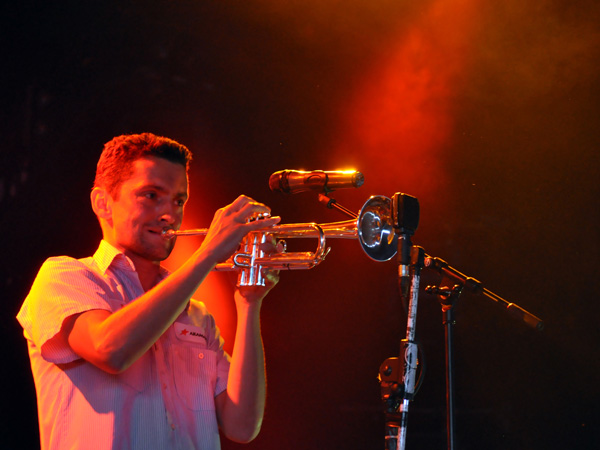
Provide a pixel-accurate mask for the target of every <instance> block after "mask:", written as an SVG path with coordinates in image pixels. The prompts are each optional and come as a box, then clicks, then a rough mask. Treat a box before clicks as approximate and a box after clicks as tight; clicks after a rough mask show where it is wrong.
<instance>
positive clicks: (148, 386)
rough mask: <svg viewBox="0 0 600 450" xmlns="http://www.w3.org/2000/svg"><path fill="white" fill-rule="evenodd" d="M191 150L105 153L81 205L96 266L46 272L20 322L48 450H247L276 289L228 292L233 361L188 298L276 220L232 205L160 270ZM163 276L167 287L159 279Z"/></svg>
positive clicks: (89, 262) (163, 147)
mask: <svg viewBox="0 0 600 450" xmlns="http://www.w3.org/2000/svg"><path fill="white" fill-rule="evenodd" d="M190 159H191V154H190V152H189V150H188V149H187V148H185V147H184V146H183V145H181V144H178V143H177V142H175V141H172V140H170V139H167V138H163V137H158V136H155V135H152V134H149V133H145V134H140V135H128V136H119V137H116V138H114V139H113V140H112V141H110V142H109V143H107V144H106V145H105V147H104V150H103V152H102V155H101V157H100V160H99V162H98V167H97V172H96V180H95V183H94V188H93V190H92V193H91V203H92V208H93V210H94V212H95V214H96V216H97V217H98V220H99V222H100V226H101V228H102V234H103V240H102V242H101V243H100V246H99V248H98V250H97V251H96V253H95V254H94V256H92V257H89V258H84V259H79V260H76V259H73V258H69V257H64V256H62V257H57V258H50V259H48V260H47V261H46V262H45V263H44V265H43V266H42V268H41V269H40V272H39V274H38V276H37V278H36V280H35V282H34V284H33V286H32V288H31V292H30V293H29V295H28V296H27V298H26V300H25V302H24V304H23V306H22V308H21V310H20V312H19V314H18V316H17V318H18V320H19V322H20V323H21V325H22V326H23V329H24V335H25V337H26V338H27V343H28V348H29V354H30V359H31V367H32V371H33V376H34V380H35V385H36V393H37V399H38V416H39V425H40V437H41V447H42V449H43V450H46V449H60V450H66V449H145V450H146V449H211V450H212V449H218V448H219V447H220V442H219V431H218V430H219V428H220V429H221V431H222V433H223V434H224V435H225V436H227V437H228V438H230V439H232V440H235V441H239V442H248V441H250V440H252V439H253V438H254V437H255V436H256V435H257V433H258V431H259V429H260V425H261V422H262V417H263V412H264V403H265V372H264V359H263V358H264V356H263V348H262V339H261V335H260V325H259V313H260V308H261V304H262V300H263V298H264V297H265V295H266V294H267V293H268V291H269V290H270V289H271V288H272V287H273V286H274V285H275V284H276V283H277V281H278V275H277V273H272V272H269V273H267V274H266V280H267V282H266V286H265V287H243V288H238V289H237V290H236V291H235V295H234V297H235V304H236V309H237V315H238V323H237V329H236V337H235V345H234V349H233V353H232V356H231V357H229V355H227V354H226V353H225V352H224V350H223V342H222V339H221V338H220V335H219V332H218V328H217V327H216V326H215V323H214V319H213V317H212V316H211V315H210V314H209V313H208V312H207V310H206V308H205V306H204V305H203V304H202V303H200V302H198V301H195V300H192V299H191V296H192V295H193V293H194V292H195V291H196V289H197V288H198V286H199V285H200V284H201V283H202V281H203V280H204V278H205V277H206V275H207V274H208V273H209V272H210V271H211V270H212V269H213V268H214V267H215V265H216V264H217V263H219V262H223V261H225V260H226V259H227V258H229V257H230V256H231V255H232V254H233V253H234V252H235V250H236V249H237V248H238V245H239V243H240V241H241V240H242V238H243V237H244V236H245V235H246V234H247V233H248V232H249V231H252V230H255V229H258V228H263V227H268V226H271V225H274V224H276V223H278V222H279V218H276V217H274V218H267V219H264V220H260V221H251V222H249V219H251V218H253V217H255V216H256V215H258V214H268V213H269V212H270V211H269V208H267V207H266V206H265V205H263V204H260V203H257V202H255V201H253V200H252V199H250V198H248V197H245V196H241V197H239V198H238V199H236V200H235V201H234V202H233V203H232V204H230V205H229V206H227V207H225V208H222V209H220V210H218V211H217V212H216V213H215V216H214V219H213V221H212V223H211V225H210V228H209V231H208V234H207V236H206V238H205V239H204V241H203V243H202V245H201V246H200V248H199V249H198V250H197V251H196V252H195V253H194V254H193V255H192V256H191V257H190V258H189V260H188V261H186V262H185V263H184V264H183V265H182V266H181V267H180V268H179V269H177V270H176V271H174V272H173V273H172V274H167V272H166V271H165V270H164V269H163V268H161V265H160V262H161V261H163V260H164V259H165V258H167V257H168V256H169V254H170V252H171V250H172V249H173V246H174V242H175V239H172V240H170V239H166V238H164V237H163V235H162V232H163V230H169V229H178V228H179V227H180V225H181V222H182V219H183V206H184V204H185V203H186V201H187V198H188V179H187V168H188V164H189V161H190ZM167 275H168V276H167Z"/></svg>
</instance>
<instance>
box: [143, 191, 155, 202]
mask: <svg viewBox="0 0 600 450" xmlns="http://www.w3.org/2000/svg"><path fill="white" fill-rule="evenodd" d="M144 197H146V198H147V199H149V200H155V199H156V192H146V193H145V194H144Z"/></svg>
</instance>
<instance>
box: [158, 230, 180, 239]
mask: <svg viewBox="0 0 600 450" xmlns="http://www.w3.org/2000/svg"><path fill="white" fill-rule="evenodd" d="M162 235H163V237H164V238H167V239H171V238H173V237H175V236H176V235H177V232H176V231H175V230H172V229H170V228H169V229H164V230H162Z"/></svg>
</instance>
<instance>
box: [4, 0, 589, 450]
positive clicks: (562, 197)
mask: <svg viewBox="0 0 600 450" xmlns="http://www.w3.org/2000/svg"><path fill="white" fill-rule="evenodd" d="M0 17H1V21H2V27H1V30H2V31H1V33H2V46H1V51H2V70H1V75H0V77H1V78H0V79H1V81H2V83H1V88H0V92H1V98H0V102H1V105H2V108H1V114H2V116H1V121H0V127H1V136H2V139H0V151H1V155H0V214H1V217H0V220H1V225H0V226H1V228H0V230H1V238H0V242H1V249H2V253H3V258H2V262H1V266H0V269H1V270H0V274H1V275H0V292H1V297H2V302H3V308H2V318H1V322H2V340H1V342H2V344H1V345H2V356H3V359H4V362H3V363H2V365H1V367H2V368H1V372H0V375H1V377H2V381H3V389H2V394H0V395H1V396H2V402H1V411H2V413H1V414H2V418H1V420H0V440H1V442H0V447H1V448H7V449H13V448H14V449H17V448H19V449H23V448H27V449H29V448H32V449H33V448H36V446H37V445H38V444H37V439H38V436H37V419H36V407H35V393H34V387H33V381H32V378H31V374H30V370H29V362H28V358H27V354H26V353H27V352H26V345H25V341H24V339H23V338H22V336H21V328H20V326H19V325H18V323H17V322H16V320H15V319H14V317H15V315H16V313H17V312H18V310H19V308H20V305H21V302H22V301H23V299H24V297H25V296H26V294H27V292H28V289H29V286H30V285H31V282H32V281H33V278H34V277H35V274H36V272H37V270H38V268H39V266H40V265H41V263H42V262H43V260H44V259H46V258H47V257H49V256H53V255H58V254H68V255H72V256H76V257H83V256H87V255H89V254H91V253H92V252H93V251H94V250H95V248H96V246H97V243H98V240H99V238H100V232H99V229H98V226H97V224H96V221H95V217H94V216H93V214H92V212H91V208H90V207H89V197H88V192H89V189H90V187H91V183H92V180H93V174H94V170H95V163H96V161H97V158H98V156H99V153H100V151H101V148H102V145H103V143H104V142H106V141H108V140H109V139H110V138H112V137H113V136H115V135H118V134H123V133H133V132H143V131H151V132H154V133H156V134H161V135H167V136H169V137H171V138H174V139H176V140H178V141H180V142H182V143H183V144H185V145H187V146H188V147H190V148H191V149H192V150H193V151H194V152H195V161H194V164H193V169H192V173H191V176H190V178H191V201H190V204H189V206H188V210H187V211H188V217H187V219H186V222H187V225H188V226H207V225H208V223H209V221H210V218H211V216H212V212H213V211H214V210H215V209H217V208H218V207H220V206H222V205H225V204H227V203H229V202H231V201H232V200H233V199H234V198H235V197H236V196H237V195H238V194H240V193H245V194H247V195H251V196H253V197H255V198H257V199H259V200H260V201H263V202H265V203H267V204H269V205H270V206H271V207H272V208H273V211H274V213H275V214H277V215H281V216H282V217H283V222H284V223H298V222H312V221H316V222H319V223H324V222H333V221H337V220H343V219H344V217H343V216H341V215H340V214H339V213H337V212H335V211H330V210H327V209H326V208H324V207H323V206H322V205H320V204H318V202H317V201H316V200H315V198H314V196H313V195H312V194H301V195H297V196H283V195H280V194H277V193H272V192H270V191H269V189H268V185H267V180H268V178H269V175H270V174H271V173H273V172H274V171H276V170H282V169H327V170H334V169H341V168H349V167H353V168H356V169H358V170H360V171H361V172H363V173H364V175H365V179H366V182H365V184H364V186H363V187H362V188H360V189H358V190H351V191H349V190H346V191H339V192H336V193H335V195H334V197H335V198H336V199H338V201H339V202H340V203H341V204H343V205H344V206H347V207H348V208H350V209H352V210H358V209H360V208H361V206H362V205H363V203H364V202H365V201H366V199H367V198H368V197H369V196H370V195H375V194H378V195H386V196H391V195H392V194H393V193H394V192H405V193H408V194H411V195H414V196H416V197H418V198H419V201H420V204H421V222H420V225H419V229H418V230H417V232H416V234H415V237H414V242H415V243H416V244H418V245H421V246H423V247H424V248H425V250H426V251H427V253H429V254H431V255H434V256H438V257H441V258H443V259H445V260H446V261H448V262H449V263H450V264H451V265H453V266H454V267H456V268H457V269H459V270H461V271H462V272H464V273H466V274H468V275H470V276H473V277H475V278H477V279H479V280H481V281H482V282H483V283H484V285H485V286H486V287H487V288H489V289H491V290H492V291H494V292H496V293H497V294H499V295H501V296H503V297H504V298H506V299H508V300H509V301H512V302H515V303H517V304H519V305H520V306H522V307H524V308H525V309H527V310H529V311H531V312H533V313H535V314H536V315H538V316H540V317H541V318H543V319H544V321H545V324H546V328H545V330H544V331H542V332H537V331H535V330H532V329H530V328H528V327H526V326H525V325H523V324H521V323H519V322H516V321H514V320H513V319H512V318H511V317H508V316H507V315H506V314H505V313H504V312H503V311H502V310H500V309H499V308H498V307H497V306H496V305H495V304H494V303H493V302H491V301H489V300H487V299H486V298H485V297H482V296H474V295H471V294H463V295H462V296H461V299H460V301H459V304H458V306H457V307H456V316H457V325H456V343H455V351H456V355H455V361H456V368H455V377H456V422H457V426H456V434H457V448H461V449H483V448H485V449H565V448H573V449H588V448H589V449H591V448H598V444H599V443H600V439H599V437H598V433H599V432H600V426H599V423H598V413H597V404H598V402H599V401H600V388H599V384H598V376H599V375H600V373H599V372H600V371H599V370H598V369H599V365H600V364H599V362H598V361H599V358H598V356H599V355H598V351H597V347H598V343H599V342H600V341H599V338H600V333H599V331H598V329H599V327H598V325H597V322H598V313H599V308H598V300H599V289H598V281H597V273H598V269H597V261H598V256H599V252H598V250H599V248H598V245H599V239H598V238H599V232H598V225H599V220H598V219H599V217H598V216H599V210H600V209H599V208H598V200H597V199H598V195H599V194H600V189H599V183H598V175H599V164H598V162H599V159H600V158H599V156H598V149H599V144H600V127H599V125H600V121H599V119H598V117H599V115H600V91H599V89H600V82H599V81H598V80H599V79H600V59H599V56H600V28H599V27H598V23H600V4H599V3H598V2H595V1H585V0H577V1H567V0H555V1H551V0H539V1H534V0H507V1H503V2H496V1H491V0H479V1H478V0H463V1H459V0H455V1H450V0H427V1H422V2H412V1H406V0H395V1H392V0H378V1H370V0H369V1H367V0H350V1H345V2H340V1H313V0H306V1H303V2H295V1H293V2H281V1H275V0H258V1H253V2H232V1H211V0H206V1H193V2H192V1H183V0H179V1H175V0H173V1H152V2H139V1H138V2H136V1H120V2H112V1H104V2H83V3H82V2H69V1H65V2H60V3H54V2H46V1H44V2H41V1H40V2H26V1H20V2H8V3H6V2H5V3H3V6H1V7H0ZM186 242H187V243H184V241H183V240H182V241H180V243H179V249H178V252H179V253H177V254H176V255H174V261H171V262H169V264H170V266H171V267H176V266H177V264H178V263H180V262H181V260H182V258H185V256H186V254H189V252H190V251H192V246H193V245H195V244H193V242H195V241H193V239H191V240H190V241H186ZM296 244H300V243H298V242H295V243H294V245H296ZM329 244H330V245H331V247H332V248H333V249H332V251H331V254H330V255H329V257H328V259H327V261H325V262H324V263H323V264H322V265H320V266H319V267H317V268H315V269H313V270H311V271H301V272H293V273H284V274H283V275H282V277H281V278H282V280H281V282H280V286H278V287H277V289H276V291H274V292H273V293H272V294H271V295H270V297H269V299H268V300H269V301H268V302H266V303H265V306H264V310H263V334H264V339H265V349H266V356H267V365H268V375H269V394H268V407H267V412H266V416H265V421H264V425H263V430H262V432H261V434H260V435H259V437H258V438H257V439H256V440H255V441H254V442H253V443H252V444H250V445H248V446H246V448H248V449H282V448H283V449H286V448H290V449H295V450H296V449H298V450H302V449H317V448H347V449H366V448H371V449H377V448H384V443H383V429H384V419H383V415H382V413H381V402H380V399H379V395H380V389H379V385H378V382H377V379H376V377H377V374H378V368H379V365H380V363H381V362H382V361H383V360H384V359H386V358H387V357H390V356H396V354H397V352H398V343H399V340H400V339H401V338H402V337H404V334H405V317H404V314H403V312H402V307H401V304H400V301H399V300H398V295H397V289H396V264H395V263H394V262H393V261H390V262H387V263H376V262H373V261H371V260H369V259H368V258H367V257H366V256H365V255H364V254H363V252H362V250H361V249H360V246H359V244H358V243H357V242H352V241H345V240H330V241H329ZM308 246H309V248H312V246H313V243H312V242H310V241H309V243H308ZM186 252H187V253H186ZM228 278H229V277H227V276H226V275H225V276H223V275H222V274H218V275H214V280H215V281H214V282H213V286H214V288H213V289H212V290H210V289H209V291H210V292H209V293H208V294H207V298H204V295H205V293H204V292H202V293H199V297H200V298H203V299H205V300H206V302H207V303H208V304H209V307H211V309H213V310H214V311H215V315H216V316H217V320H219V322H220V323H221V327H222V329H223V334H224V335H225V337H226V338H227V339H228V344H227V345H228V346H229V347H228V348H231V344H232V342H231V340H232V330H231V322H232V318H233V315H234V314H235V311H234V310H233V309H232V307H231V301H230V300H229V296H230V294H231V288H230V287H229V285H227V284H226V282H227V281H228ZM438 281H439V277H438V276H437V275H436V274H432V273H429V272H428V271H425V272H424V274H423V279H422V285H423V286H425V285H427V284H432V283H436V282H438ZM419 300H420V302H419V314H418V325H417V331H418V334H419V338H420V341H421V344H422V348H423V350H424V353H425V356H426V360H427V371H426V374H425V379H424V383H423V386H422V388H421V391H420V392H419V393H418V395H417V397H416V399H415V401H413V402H412V403H411V406H410V412H409V414H410V419H409V428H408V436H409V438H408V448H416V449H440V448H444V446H445V428H444V417H445V416H444V414H445V413H444V408H445V403H444V402H445V400H444V345H443V344H444V343H443V328H442V325H441V312H440V307H439V304H438V303H437V301H436V299H435V298H433V297H430V296H427V295H425V294H423V293H421V296H420V299H419ZM223 447H224V448H225V449H235V448H240V446H238V445H235V444H231V443H229V442H224V443H223Z"/></svg>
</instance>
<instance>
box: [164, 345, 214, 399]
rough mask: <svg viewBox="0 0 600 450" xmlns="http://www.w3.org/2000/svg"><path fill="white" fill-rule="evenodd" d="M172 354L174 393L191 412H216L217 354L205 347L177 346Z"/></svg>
mask: <svg viewBox="0 0 600 450" xmlns="http://www.w3.org/2000/svg"><path fill="white" fill-rule="evenodd" d="M171 355H172V367H173V377H174V381H175V390H176V391H177V395H178V397H179V398H180V399H181V401H182V402H183V404H184V405H185V406H186V407H188V408H189V409H192V410H194V411H214V410H215V386H216V383H217V353H216V352H214V351H212V350H208V349H206V348H205V347H198V346H193V345H177V346H175V348H174V350H173V352H171Z"/></svg>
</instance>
